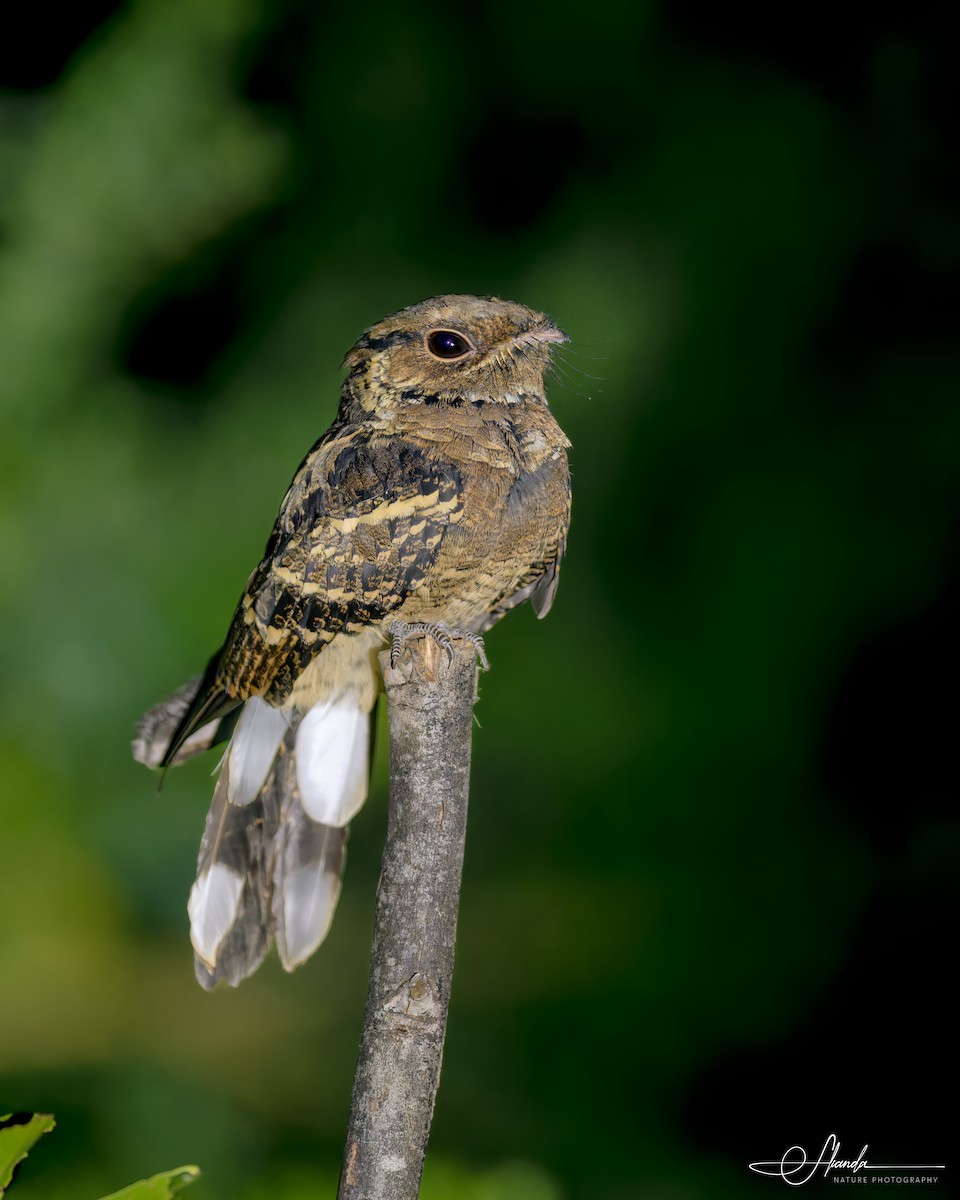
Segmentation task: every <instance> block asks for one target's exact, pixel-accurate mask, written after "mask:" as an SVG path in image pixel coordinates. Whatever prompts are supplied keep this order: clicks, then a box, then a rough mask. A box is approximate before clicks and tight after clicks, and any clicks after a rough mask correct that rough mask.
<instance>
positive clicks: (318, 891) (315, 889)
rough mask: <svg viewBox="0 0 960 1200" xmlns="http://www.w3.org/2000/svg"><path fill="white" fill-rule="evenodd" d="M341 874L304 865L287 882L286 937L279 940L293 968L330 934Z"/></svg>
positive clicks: (283, 955) (284, 957)
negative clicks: (332, 873)
mask: <svg viewBox="0 0 960 1200" xmlns="http://www.w3.org/2000/svg"><path fill="white" fill-rule="evenodd" d="M339 898H340V876H339V874H336V875H331V874H329V873H328V872H327V871H325V870H324V869H323V866H319V867H316V866H314V867H304V868H302V869H301V870H299V871H293V872H291V873H290V874H288V875H287V876H286V877H285V879H284V881H283V939H282V941H281V939H279V938H278V939H277V945H278V949H279V951H280V958H281V961H282V962H283V965H284V967H285V969H286V970H288V971H292V970H293V969H294V968H295V967H299V966H300V964H301V963H302V962H304V961H305V960H306V959H308V958H309V957H310V955H311V954H312V953H313V952H314V950H316V948H317V947H318V946H319V945H320V943H321V942H322V941H323V939H324V938H325V937H326V936H327V931H328V930H329V928H330V923H331V922H332V921H333V914H334V912H335V911H336V907H337V900H339Z"/></svg>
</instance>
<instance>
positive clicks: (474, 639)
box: [387, 621, 490, 671]
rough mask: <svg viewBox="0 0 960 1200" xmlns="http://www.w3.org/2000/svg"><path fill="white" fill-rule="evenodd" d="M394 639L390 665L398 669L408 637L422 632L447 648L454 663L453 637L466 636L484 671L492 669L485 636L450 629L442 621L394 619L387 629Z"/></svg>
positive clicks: (442, 648) (451, 661) (463, 630)
mask: <svg viewBox="0 0 960 1200" xmlns="http://www.w3.org/2000/svg"><path fill="white" fill-rule="evenodd" d="M387 632H388V633H389V634H390V636H391V638H392V639H393V641H392V643H391V646H390V666H391V667H392V668H393V669H394V670H396V667H397V663H398V662H399V661H400V655H401V654H402V653H403V646H404V643H405V642H406V640H407V638H409V637H412V636H413V635H414V634H422V635H423V636H424V637H429V638H432V639H433V640H434V641H435V642H436V644H437V645H438V646H439V647H440V649H441V650H445V651H446V654H447V662H448V663H449V664H451V665H452V663H453V659H454V649H453V639H454V638H461V637H462V638H466V640H467V641H468V642H469V643H470V645H471V646H473V648H474V650H476V652H477V658H479V660H480V665H481V667H482V668H483V670H484V671H489V670H490V663H489V661H488V659H487V652H486V650H485V649H484V645H483V638H482V637H481V636H480V634H479V633H469V632H468V631H467V630H465V629H450V628H448V626H446V625H444V624H442V623H441V622H440V621H415V622H412V623H411V622H408V621H393V622H392V623H391V624H390V626H389V627H388V629H387Z"/></svg>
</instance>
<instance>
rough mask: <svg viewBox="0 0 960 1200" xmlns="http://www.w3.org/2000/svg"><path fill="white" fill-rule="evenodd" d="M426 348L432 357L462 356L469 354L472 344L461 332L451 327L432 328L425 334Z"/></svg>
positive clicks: (448, 357)
mask: <svg viewBox="0 0 960 1200" xmlns="http://www.w3.org/2000/svg"><path fill="white" fill-rule="evenodd" d="M427 349H428V350H429V351H430V353H431V354H432V355H433V356H434V358H446V359H450V358H463V356H464V355H465V354H469V353H470V351H471V350H472V349H473V346H471V345H470V343H469V342H468V341H467V339H466V338H465V337H464V336H463V334H462V333H457V332H456V331H455V330H453V329H434V331H433V332H432V333H428V334H427Z"/></svg>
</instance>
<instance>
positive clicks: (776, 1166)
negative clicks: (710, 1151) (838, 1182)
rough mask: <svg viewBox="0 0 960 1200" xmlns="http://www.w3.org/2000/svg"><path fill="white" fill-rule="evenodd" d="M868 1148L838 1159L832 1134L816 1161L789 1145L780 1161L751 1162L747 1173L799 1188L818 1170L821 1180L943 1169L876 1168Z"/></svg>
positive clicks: (939, 1167)
mask: <svg viewBox="0 0 960 1200" xmlns="http://www.w3.org/2000/svg"><path fill="white" fill-rule="evenodd" d="M867 1149H868V1147H867V1146H866V1145H864V1147H863V1149H862V1150H861V1151H860V1153H859V1154H858V1155H857V1157H856V1158H841V1157H840V1139H839V1138H838V1137H837V1135H836V1134H835V1133H831V1134H830V1135H829V1136H828V1137H827V1140H826V1141H825V1142H824V1143H823V1149H822V1150H821V1151H820V1154H819V1156H818V1157H817V1158H807V1152H806V1150H804V1148H803V1147H802V1146H791V1147H790V1149H789V1150H787V1151H786V1153H785V1154H784V1155H783V1157H782V1158H780V1159H766V1160H764V1159H761V1160H760V1161H759V1162H752V1163H750V1170H751V1171H754V1172H756V1174H757V1175H772V1176H779V1177H780V1178H781V1179H782V1180H783V1182H784V1183H788V1184H789V1185H790V1186H791V1187H800V1186H801V1184H804V1183H808V1182H809V1181H810V1180H811V1179H812V1178H813V1177H814V1175H815V1174H816V1172H817V1171H818V1170H819V1169H820V1168H821V1167H822V1168H823V1177H824V1179H826V1177H827V1176H828V1175H829V1174H830V1172H831V1171H848V1172H849V1173H850V1174H851V1175H856V1174H858V1173H859V1172H860V1171H942V1170H944V1165H943V1163H939V1164H937V1165H933V1164H928V1165H924V1166H921V1165H919V1164H914V1165H912V1166H889V1165H883V1166H880V1165H876V1166H875V1165H872V1164H871V1163H868V1162H867ZM918 1182H919V1181H918Z"/></svg>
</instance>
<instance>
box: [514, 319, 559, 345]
mask: <svg viewBox="0 0 960 1200" xmlns="http://www.w3.org/2000/svg"><path fill="white" fill-rule="evenodd" d="M569 341H570V338H569V337H568V335H567V334H565V333H564V332H563V330H562V329H558V328H557V327H556V325H548V324H546V323H545V324H543V325H537V326H535V327H534V328H533V329H528V330H527V332H526V333H521V334H520V336H519V337H518V338H514V345H515V346H536V345H538V344H539V343H541V342H561V343H562V342H569Z"/></svg>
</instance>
